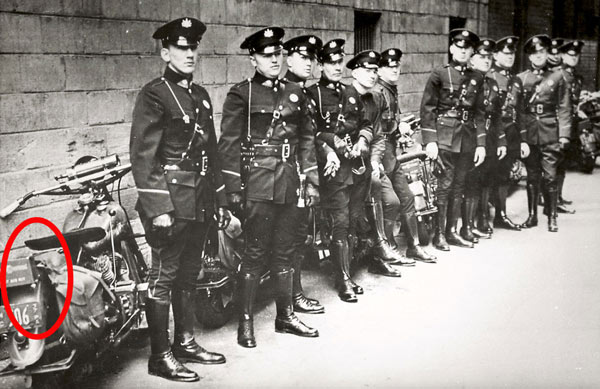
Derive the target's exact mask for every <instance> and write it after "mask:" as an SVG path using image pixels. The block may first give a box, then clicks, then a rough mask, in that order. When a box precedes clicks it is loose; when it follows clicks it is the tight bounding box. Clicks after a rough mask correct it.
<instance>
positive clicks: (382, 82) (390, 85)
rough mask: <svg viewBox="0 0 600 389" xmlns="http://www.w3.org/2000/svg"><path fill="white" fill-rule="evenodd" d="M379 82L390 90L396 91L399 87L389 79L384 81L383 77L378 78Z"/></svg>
mask: <svg viewBox="0 0 600 389" xmlns="http://www.w3.org/2000/svg"><path fill="white" fill-rule="evenodd" d="M378 82H379V84H381V86H383V87H384V88H387V89H389V90H390V91H392V92H394V93H396V90H397V89H398V87H397V86H396V85H394V84H390V83H389V82H387V81H383V80H382V79H381V78H380V79H379V80H378Z"/></svg>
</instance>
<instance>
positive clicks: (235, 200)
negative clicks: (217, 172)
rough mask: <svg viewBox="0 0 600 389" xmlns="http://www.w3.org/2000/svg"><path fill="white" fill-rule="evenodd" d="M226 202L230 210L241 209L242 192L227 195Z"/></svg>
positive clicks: (242, 206)
mask: <svg viewBox="0 0 600 389" xmlns="http://www.w3.org/2000/svg"><path fill="white" fill-rule="evenodd" d="M227 202H228V203H229V206H230V207H231V208H232V209H240V210H241V209H243V208H244V205H243V202H244V197H243V196H242V192H231V193H227Z"/></svg>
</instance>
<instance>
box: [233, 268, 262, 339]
mask: <svg viewBox="0 0 600 389" xmlns="http://www.w3.org/2000/svg"><path fill="white" fill-rule="evenodd" d="M238 283H239V284H238V289H237V291H238V295H237V299H236V300H237V301H236V302H237V304H238V309H239V323H238V335H237V342H238V344H239V345H240V346H242V347H246V348H252V347H256V339H255V338H254V299H255V298H256V288H257V287H258V277H256V276H255V275H253V274H249V273H240V275H239V279H238Z"/></svg>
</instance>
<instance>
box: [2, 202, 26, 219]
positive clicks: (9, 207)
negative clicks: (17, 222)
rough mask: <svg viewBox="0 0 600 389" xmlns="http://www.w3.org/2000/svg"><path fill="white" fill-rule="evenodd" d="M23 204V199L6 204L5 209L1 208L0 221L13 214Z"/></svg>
mask: <svg viewBox="0 0 600 389" xmlns="http://www.w3.org/2000/svg"><path fill="white" fill-rule="evenodd" d="M24 202H25V201H24V200H23V198H20V199H18V200H15V201H13V202H12V203H10V204H8V205H7V206H6V207H4V208H2V210H1V211H0V219H4V218H5V217H7V216H8V215H10V214H11V213H13V212H14V211H15V210H16V209H17V208H19V207H20V206H21V204H23V203H24Z"/></svg>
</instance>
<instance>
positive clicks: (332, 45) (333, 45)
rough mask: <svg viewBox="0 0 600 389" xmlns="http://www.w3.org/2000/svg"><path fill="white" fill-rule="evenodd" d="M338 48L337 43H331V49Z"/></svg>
mask: <svg viewBox="0 0 600 389" xmlns="http://www.w3.org/2000/svg"><path fill="white" fill-rule="evenodd" d="M336 46H337V43H335V42H331V43H329V47H331V48H332V49H333V48H334V47H336Z"/></svg>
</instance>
